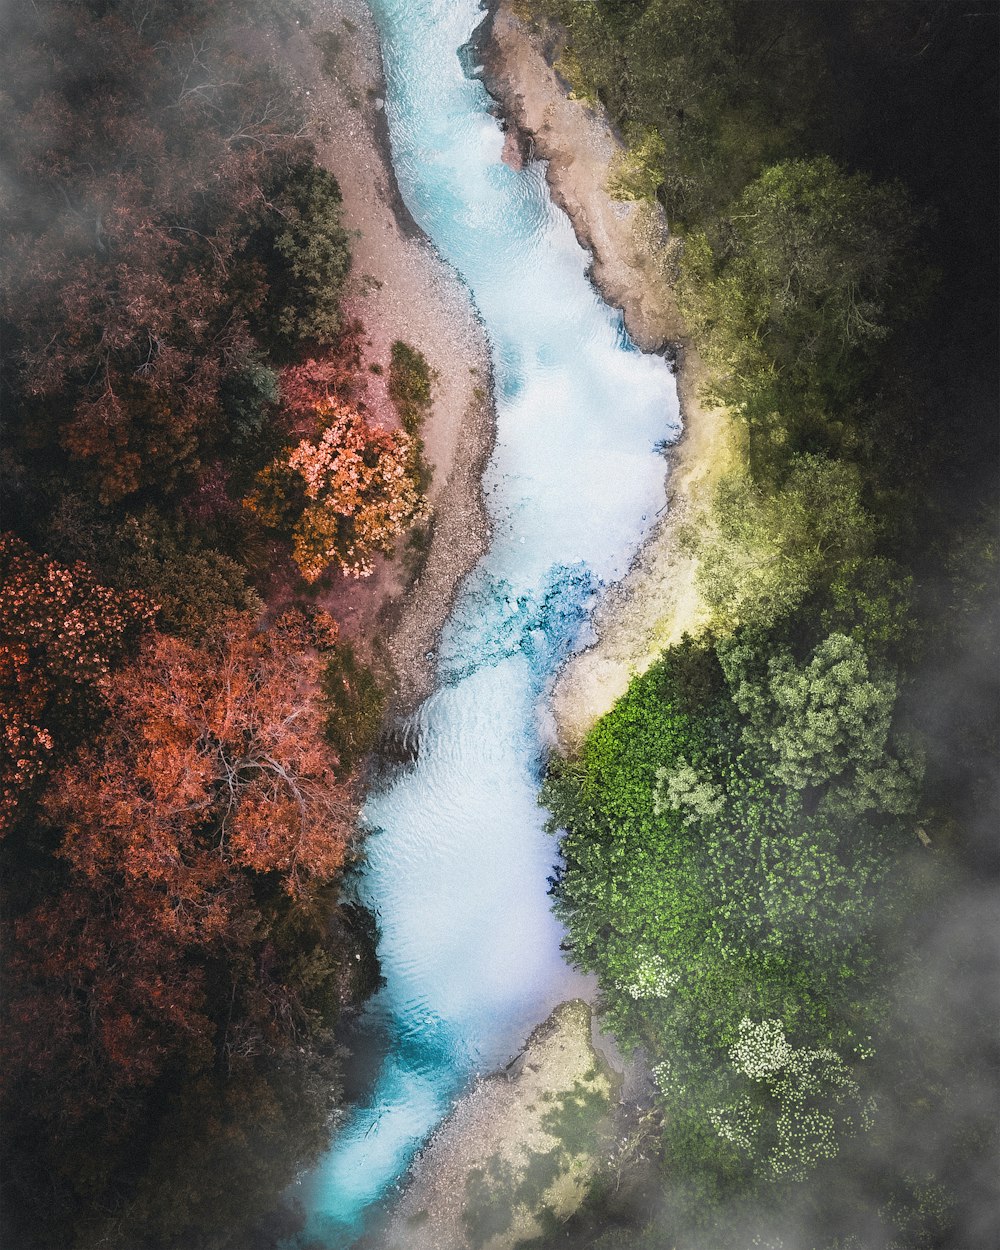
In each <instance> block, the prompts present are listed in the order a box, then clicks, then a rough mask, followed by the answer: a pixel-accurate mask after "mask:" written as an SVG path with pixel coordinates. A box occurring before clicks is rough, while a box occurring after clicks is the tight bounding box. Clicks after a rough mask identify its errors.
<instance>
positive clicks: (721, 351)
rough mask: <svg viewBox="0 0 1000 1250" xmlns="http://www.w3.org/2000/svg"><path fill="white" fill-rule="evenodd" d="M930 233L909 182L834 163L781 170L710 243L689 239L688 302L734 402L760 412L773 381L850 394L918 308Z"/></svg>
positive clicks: (753, 188)
mask: <svg viewBox="0 0 1000 1250" xmlns="http://www.w3.org/2000/svg"><path fill="white" fill-rule="evenodd" d="M921 225H922V220H921V217H920V215H919V214H918V213H917V212H916V210H915V209H914V208H913V206H912V204H911V203H910V200H909V197H908V195H907V193H906V191H905V189H904V188H903V187H902V186H901V185H900V184H899V183H876V182H873V181H872V180H871V179H870V178H868V177H867V176H866V175H864V174H848V173H845V172H844V171H843V170H842V169H840V168H839V167H838V166H837V165H836V164H835V163H834V162H833V161H832V160H831V159H830V158H829V157H826V156H821V157H816V158H814V159H813V160H808V161H785V162H782V163H781V164H778V165H773V166H771V167H770V168H768V169H765V170H764V172H763V173H762V174H761V175H760V177H759V178H757V179H756V180H755V181H754V182H753V183H751V184H750V185H749V186H748V187H747V188H746V190H745V191H744V192H743V194H742V195H741V196H740V198H739V199H738V200H737V201H736V203H735V204H734V205H733V206H732V208H731V209H730V210H729V212H728V213H727V215H726V221H725V224H724V228H722V229H720V230H719V231H718V232H717V238H716V240H715V242H714V243H713V242H710V241H709V237H708V235H707V234H705V233H704V232H699V233H696V234H695V235H693V236H692V238H691V239H690V240H689V243H688V247H687V251H686V253H685V256H684V258H683V261H682V278H681V282H680V287H679V295H680V300H681V304H682V307H683V310H684V312H685V315H686V316H687V317H688V318H689V320H690V323H691V325H692V327H693V328H694V330H695V332H696V333H697V334H698V335H699V336H700V337H701V338H702V340H703V341H704V343H705V344H706V348H707V351H708V354H709V356H710V358H711V359H712V361H713V362H714V363H715V364H716V366H717V367H718V368H719V370H720V371H721V374H722V378H721V381H720V384H719V391H720V394H721V395H722V396H723V398H725V399H726V401H727V402H729V403H732V404H735V405H737V406H740V407H743V408H750V409H751V410H753V409H754V408H755V407H756V408H757V409H759V408H760V406H761V405H760V402H759V400H758V395H759V392H760V391H761V390H763V389H768V388H772V387H773V384H774V380H775V377H780V378H781V379H782V380H783V381H784V382H786V383H791V384H793V385H795V386H797V387H800V388H804V389H805V390H806V391H807V392H808V391H814V390H819V391H821V392H824V391H832V392H837V391H842V390H843V389H844V386H845V383H846V382H847V381H849V380H850V379H851V377H853V376H854V374H855V373H856V371H857V367H858V366H859V364H861V363H862V362H863V360H864V358H865V356H866V355H867V354H868V353H870V352H871V351H872V350H873V349H874V348H876V347H877V346H878V344H880V343H882V342H884V340H885V339H886V337H887V336H888V334H889V332H890V330H891V329H892V328H893V326H894V325H896V324H898V323H899V322H900V321H901V320H902V319H903V318H904V317H905V316H906V314H907V313H908V312H909V311H911V310H912V309H913V306H914V298H915V292H914V282H915V279H916V277H917V268H916V266H915V263H914V262H915V248H916V241H917V235H918V232H919V230H920V227H921Z"/></svg>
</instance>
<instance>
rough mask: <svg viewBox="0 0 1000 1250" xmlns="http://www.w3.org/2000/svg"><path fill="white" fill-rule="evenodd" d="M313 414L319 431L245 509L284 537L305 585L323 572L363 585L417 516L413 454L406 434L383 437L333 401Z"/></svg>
mask: <svg viewBox="0 0 1000 1250" xmlns="http://www.w3.org/2000/svg"><path fill="white" fill-rule="evenodd" d="M318 413H319V417H320V419H321V421H322V423H323V426H324V427H325V428H323V430H322V433H321V434H320V435H319V437H318V438H317V439H315V440H310V439H302V441H301V442H300V443H299V444H298V445H297V446H295V447H293V448H292V449H291V450H290V451H289V452H287V453H286V454H284V455H282V456H281V457H279V458H278V459H276V460H275V461H274V462H273V463H272V464H270V465H269V466H268V467H267V468H266V469H264V470H263V471H262V472H261V473H260V474H259V476H258V478H257V483H256V486H255V489H254V491H253V492H252V493H251V494H250V495H249V496H248V498H247V499H246V501H245V502H246V506H247V507H248V508H249V509H250V511H251V512H253V513H254V514H255V515H256V516H258V517H259V518H260V520H261V521H263V522H264V524H265V525H269V526H272V527H273V528H275V529H289V530H290V532H291V535H292V540H293V544H294V546H293V554H294V558H295V562H296V564H297V565H298V566H299V569H300V570H301V572H302V575H303V577H304V578H305V579H306V581H308V582H314V581H316V579H317V578H318V577H319V576H320V575H321V574H322V573H323V571H324V570H325V569H326V568H327V567H328V566H329V565H330V564H334V565H336V566H337V567H339V568H340V569H341V570H343V572H345V573H347V574H349V575H351V576H352V577H367V576H369V575H370V574H371V572H372V570H373V567H374V566H373V563H372V559H373V557H374V556H375V554H376V553H377V552H380V551H390V550H391V549H392V544H393V542H394V540H395V539H396V538H397V537H398V536H399V535H400V534H401V533H403V532H404V531H405V530H406V529H407V528H408V527H409V526H410V525H411V524H412V523H413V522H414V521H415V520H416V519H417V518H418V517H420V516H422V515H424V512H425V506H426V505H425V502H424V499H423V498H422V496H421V494H420V492H419V490H418V488H417V483H416V480H415V471H414V467H415V465H414V461H415V454H416V446H415V443H414V440H413V438H412V437H411V436H410V435H409V434H406V433H404V432H403V431H400V430H386V429H383V428H382V427H381V426H378V425H375V424H373V423H372V422H370V421H368V420H367V419H366V418H365V417H364V416H363V415H362V414H361V413H360V412H358V411H357V410H356V409H355V408H352V407H349V406H348V405H346V404H342V403H339V402H337V401H335V400H329V401H327V402H325V403H324V404H322V405H321V406H320V408H319V409H318Z"/></svg>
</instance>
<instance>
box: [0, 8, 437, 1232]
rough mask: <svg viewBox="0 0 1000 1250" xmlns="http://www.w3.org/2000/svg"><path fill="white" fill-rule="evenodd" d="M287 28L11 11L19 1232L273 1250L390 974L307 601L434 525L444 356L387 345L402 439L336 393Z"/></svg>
mask: <svg viewBox="0 0 1000 1250" xmlns="http://www.w3.org/2000/svg"><path fill="white" fill-rule="evenodd" d="M290 12H291V10H290V9H289V13H290ZM298 16H302V14H298ZM282 20H289V18H288V15H287V14H285V13H284V10H283V9H282V6H281V5H272V4H266V3H253V2H251V0H247V2H246V3H242V2H240V0H232V2H231V3H230V2H227V3H217V4H213V5H211V6H206V5H202V4H197V3H194V2H193V0H169V2H167V3H159V4H148V5H136V4H132V3H129V2H128V0H88V2H87V3H84V4H41V3H39V4H38V5H25V6H7V11H6V13H5V16H4V22H3V25H4V30H3V37H4V41H5V49H6V59H5V65H6V70H5V76H4V82H3V90H2V99H3V104H4V111H5V115H6V116H7V117H8V118H11V119H13V122H14V124H12V125H10V126H8V127H7V128H6V129H5V133H4V136H3V139H2V141H0V142H2V146H3V161H4V167H5V171H6V172H5V185H4V189H3V202H2V205H0V209H2V214H3V224H4V233H5V239H6V243H5V253H6V254H5V263H4V267H3V277H2V308H0V317H2V341H3V357H4V359H3V376H2V386H3V394H2V407H3V415H4V435H3V458H2V466H0V468H2V489H3V501H4V518H3V522H4V533H3V535H2V537H0V575H2V580H3V588H2V596H0V733H2V737H3V750H2V755H3V768H4V772H3V777H2V796H0V818H2V831H3V835H4V837H3V843H2V850H0V857H2V859H0V864H2V873H3V939H4V947H5V974H4V1007H5V1010H4V1016H5V1020H4V1038H3V1061H2V1070H3V1134H2V1150H3V1174H4V1210H3V1219H4V1241H5V1244H9V1245H10V1246H11V1247H19V1248H20V1247H25V1248H26V1250H27V1248H32V1247H50V1246H54V1245H59V1246H65V1247H89V1246H96V1245H103V1246H121V1247H128V1248H129V1250H137V1248H138V1247H148V1248H149V1250H154V1248H161V1247H162V1248H166V1247H173V1246H178V1247H179V1246H183V1247H185V1248H191V1250H194V1248H197V1247H203V1248H206V1250H207V1248H208V1247H213V1248H214V1247H219V1248H222V1247H225V1246H239V1247H247V1246H250V1245H260V1246H269V1245H273V1244H275V1243H276V1240H277V1239H278V1238H279V1237H280V1236H282V1235H284V1234H287V1233H288V1232H289V1231H291V1230H292V1229H293V1228H294V1226H295V1224H296V1220H297V1215H296V1213H295V1211H294V1210H292V1209H291V1208H290V1207H289V1206H288V1205H287V1204H285V1203H284V1201H283V1199H282V1193H283V1190H284V1189H285V1188H286V1186H287V1185H288V1183H289V1181H290V1180H291V1179H292V1177H293V1175H294V1174H295V1172H296V1171H297V1170H298V1169H300V1168H301V1167H303V1166H304V1165H306V1164H308V1163H309V1162H310V1161H312V1160H314V1159H315V1158H316V1156H317V1154H318V1153H319V1152H320V1150H321V1149H322V1148H323V1147H324V1146H325V1144H326V1142H327V1140H328V1138H329V1133H330V1125H331V1113H332V1112H334V1111H335V1109H336V1107H337V1105H338V1100H339V1097H340V1095H339V1092H338V1090H339V1086H340V1072H341V1068H342V1063H343V1058H344V1055H343V1050H342V1047H341V1046H340V1044H339V1042H338V1027H339V1025H340V1023H341V1022H342V1020H343V1019H344V1017H345V1016H349V1015H350V1013H352V1012H353V1011H355V1010H356V1009H357V1007H358V1005H359V1004H360V1003H361V1002H362V1001H363V1000H364V998H365V997H366V996H367V995H368V994H369V993H370V992H371V990H372V989H373V988H374V986H375V985H377V983H378V976H379V974H378V966H377V960H376V958H375V953H374V950H375V933H374V925H373V921H372V919H371V917H370V916H369V915H368V914H367V913H365V912H364V911H362V910H361V909H359V908H355V907H353V906H351V905H350V904H347V903H344V902H342V901H341V898H342V894H341V885H342V883H343V881H344V877H345V874H346V873H348V872H349V871H350V869H351V867H352V864H353V863H355V862H356V860H357V857H358V854H359V848H358V846H357V842H356V836H355V817H356V812H357V805H358V801H359V797H360V785H359V781H360V771H359V770H360V769H361V768H362V766H363V763H364V758H365V755H366V754H367V752H368V751H370V749H371V747H372V745H373V743H374V741H375V739H376V737H377V734H378V730H379V727H380V724H381V719H382V713H383V709H384V706H385V698H386V691H385V688H384V685H385V683H384V681H376V679H375V678H374V677H373V675H372V673H371V672H370V671H369V669H368V668H367V667H366V662H365V661H366V660H367V661H369V662H370V661H371V655H372V653H375V654H377V647H376V645H375V644H376V642H377V640H374V639H362V640H360V642H361V644H362V645H361V646H360V647H358V646H357V645H354V646H351V645H349V644H348V643H347V642H346V641H344V640H343V639H342V638H341V637H340V635H339V630H338V626H337V622H336V621H335V620H334V619H333V618H332V617H331V616H330V615H329V614H328V613H327V612H325V611H323V610H322V608H321V606H319V605H320V604H321V603H322V600H323V595H324V593H325V592H326V591H327V590H329V588H330V585H331V579H334V578H338V577H339V578H343V577H345V576H348V577H349V576H363V575H364V574H366V573H367V572H368V571H369V570H370V568H371V566H372V561H373V560H374V558H375V557H376V556H377V555H378V554H380V553H384V552H391V549H392V546H393V543H394V542H395V541H396V540H397V539H398V538H399V537H400V536H402V535H403V534H405V532H406V531H407V530H408V529H409V527H410V526H411V524H412V523H413V522H414V521H415V520H416V519H418V518H420V517H421V516H423V515H424V514H425V511H426V505H425V502H424V497H423V492H424V490H425V489H426V486H427V482H428V472H429V471H428V469H427V466H426V464H425V462H424V460H423V455H422V447H421V443H420V425H421V421H422V420H423V417H424V416H425V415H426V413H427V411H428V408H429V405H430V399H431V394H430V392H431V380H432V379H431V377H430V374H429V372H428V370H427V366H426V362H424V361H423V358H422V357H421V355H420V353H419V352H416V351H415V350H414V349H412V348H409V347H408V346H407V345H405V344H397V345H396V348H394V350H393V356H392V360H391V361H387V362H386V366H387V368H388V369H389V371H390V383H391V386H390V390H391V397H392V399H393V402H394V403H395V405H396V408H397V416H398V422H397V425H396V426H394V427H392V428H387V427H385V426H383V425H382V424H379V423H377V422H376V421H375V420H373V419H372V416H371V414H369V413H367V412H366V411H365V407H364V404H363V402H362V401H360V399H359V398H358V391H359V390H360V389H363V388H361V387H359V385H358V380H359V371H360V370H362V368H363V363H362V355H361V350H360V345H361V341H362V338H363V334H364V331H363V328H362V327H361V326H359V325H357V324H351V323H345V321H344V318H343V316H342V313H341V307H340V304H341V292H342V290H343V286H344V281H345V278H346V276H347V274H348V271H349V267H350V246H349V244H350V240H349V237H348V234H347V232H346V231H345V229H344V226H343V224H342V221H341V197H340V191H339V188H338V185H337V182H336V180H335V179H334V177H333V176H332V175H331V174H330V173H329V172H327V171H326V170H325V169H323V168H321V167H320V166H319V165H317V164H316V161H315V152H314V149H313V146H312V143H311V142H310V140H309V138H308V137H307V127H306V124H305V117H304V114H303V111H302V109H301V107H300V101H299V99H298V97H297V95H296V92H295V90H294V89H293V88H292V87H291V86H290V84H289V82H288V81H286V79H285V77H284V76H283V73H282V70H281V67H280V66H278V65H275V64H273V63H272V62H271V61H270V60H269V59H268V56H267V54H266V45H265V44H263V43H262V41H261V39H260V38H259V36H258V34H257V32H256V27H259V26H260V24H261V23H262V22H273V21H278V22H280V21H282Z"/></svg>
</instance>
